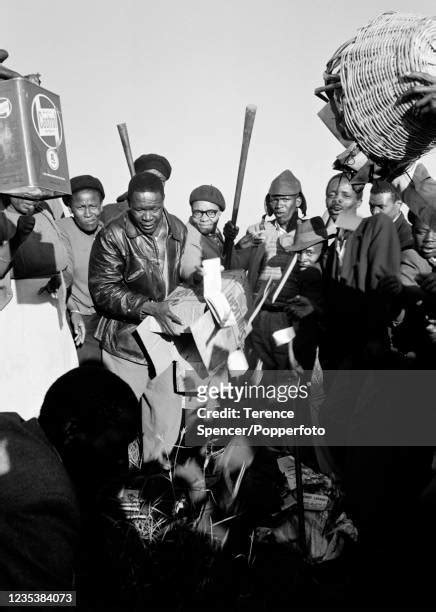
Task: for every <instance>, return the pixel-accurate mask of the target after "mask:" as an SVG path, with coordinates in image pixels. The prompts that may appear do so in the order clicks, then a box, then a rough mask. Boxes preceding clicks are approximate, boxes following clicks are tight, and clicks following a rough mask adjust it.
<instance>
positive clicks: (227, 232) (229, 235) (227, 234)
mask: <svg viewBox="0 0 436 612" xmlns="http://www.w3.org/2000/svg"><path fill="white" fill-rule="evenodd" d="M238 233H239V227H236V225H233V223H232V222H231V221H227V223H226V224H225V225H224V227H223V234H224V238H226V240H231V241H232V242H234V240H235V238H236V236H237V235H238Z"/></svg>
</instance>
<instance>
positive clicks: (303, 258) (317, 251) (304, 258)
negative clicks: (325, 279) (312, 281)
mask: <svg viewBox="0 0 436 612" xmlns="http://www.w3.org/2000/svg"><path fill="white" fill-rule="evenodd" d="M322 250H323V243H322V242H320V243H319V244H314V245H312V246H310V247H308V248H307V249H304V251H300V252H299V253H298V264H299V267H300V269H301V270H306V269H307V268H310V267H311V266H314V265H315V264H316V263H317V262H318V261H319V259H320V257H321V253H322Z"/></svg>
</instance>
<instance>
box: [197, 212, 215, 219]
mask: <svg viewBox="0 0 436 612" xmlns="http://www.w3.org/2000/svg"><path fill="white" fill-rule="evenodd" d="M217 214H218V211H217V210H193V211H192V216H193V217H194V219H201V218H202V217H203V215H207V216H208V217H209V219H215V217H216V216H217Z"/></svg>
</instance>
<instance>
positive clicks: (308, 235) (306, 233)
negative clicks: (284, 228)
mask: <svg viewBox="0 0 436 612" xmlns="http://www.w3.org/2000/svg"><path fill="white" fill-rule="evenodd" d="M326 240H328V234H327V229H326V226H325V225H324V221H323V220H322V218H321V217H312V218H311V219H305V220H303V221H301V222H300V223H298V225H297V229H296V232H295V241H294V244H293V245H292V246H291V247H290V248H289V250H290V251H304V249H308V248H309V247H310V246H313V245H314V244H319V243H320V242H324V241H326Z"/></svg>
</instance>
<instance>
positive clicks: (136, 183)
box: [127, 172, 165, 198]
mask: <svg viewBox="0 0 436 612" xmlns="http://www.w3.org/2000/svg"><path fill="white" fill-rule="evenodd" d="M144 191H150V192H152V193H160V194H161V196H162V197H163V196H164V195H165V194H164V186H163V183H162V181H161V180H160V178H159V177H158V176H156V175H155V174H152V173H151V172H140V173H139V174H135V175H133V176H132V178H131V179H130V183H129V187H128V189H127V198H131V197H132V195H133V194H134V193H135V192H144Z"/></svg>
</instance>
